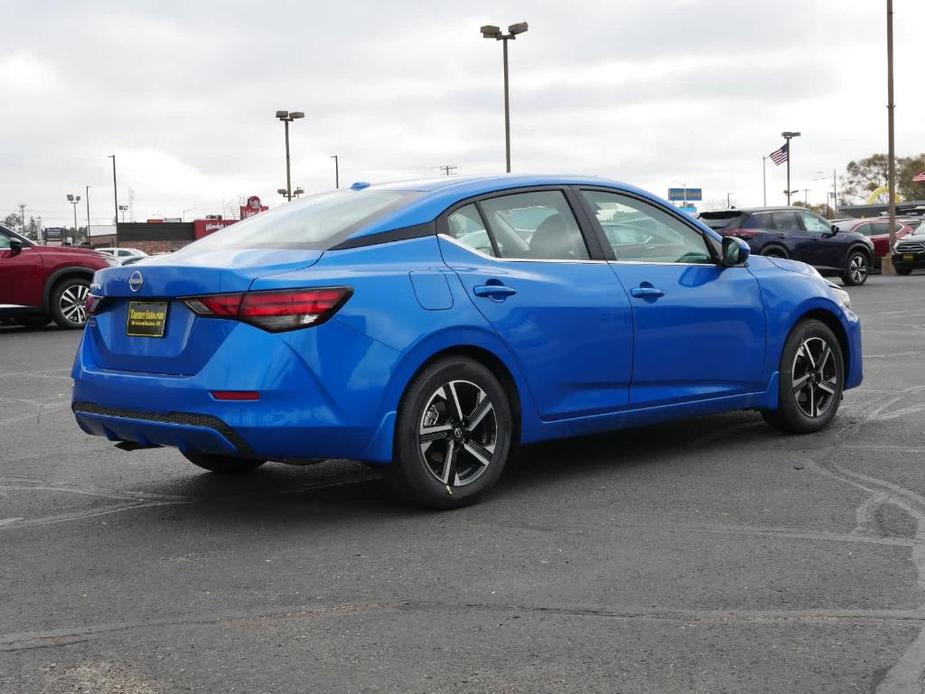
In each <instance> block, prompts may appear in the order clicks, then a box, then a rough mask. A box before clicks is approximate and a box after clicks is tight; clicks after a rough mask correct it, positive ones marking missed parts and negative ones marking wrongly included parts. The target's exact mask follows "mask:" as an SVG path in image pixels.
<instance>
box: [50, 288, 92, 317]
mask: <svg viewBox="0 0 925 694" xmlns="http://www.w3.org/2000/svg"><path fill="white" fill-rule="evenodd" d="M89 292H90V280H88V279H86V278H84V277H66V278H65V279H63V280H61V281H60V282H58V284H56V285H55V288H54V289H53V290H52V292H51V306H50V308H51V317H52V319H53V320H54V321H55V323H57V324H58V325H60V326H61V327H62V328H68V329H72V330H76V329H78V328H82V327H84V323H86V322H87V313H86V311H85V310H84V306H83V302H84V299H85V298H86V296H87V294H88V293H89Z"/></svg>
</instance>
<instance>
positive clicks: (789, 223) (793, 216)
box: [771, 211, 803, 231]
mask: <svg viewBox="0 0 925 694" xmlns="http://www.w3.org/2000/svg"><path fill="white" fill-rule="evenodd" d="M771 219H773V220H774V228H775V229H777V230H778V231H803V227H801V226H800V220H799V219H797V213H796V212H790V211H786V212H772V213H771Z"/></svg>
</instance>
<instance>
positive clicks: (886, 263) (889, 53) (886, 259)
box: [880, 0, 896, 275]
mask: <svg viewBox="0 0 925 694" xmlns="http://www.w3.org/2000/svg"><path fill="white" fill-rule="evenodd" d="M886 70H887V78H886V90H887V105H886V111H887V131H888V138H889V149H890V152H889V157H890V180H889V188H890V192H889V196H890V201H889V206H890V208H889V209H890V241H889V247H888V248H887V253H886V255H884V256H883V264H882V265H881V270H880V272H881V273H882V274H884V275H895V274H896V270H895V269H894V268H893V246H894V245H895V244H896V131H895V124H894V121H893V111H894V110H895V109H896V103H895V102H894V100H893V0H886Z"/></svg>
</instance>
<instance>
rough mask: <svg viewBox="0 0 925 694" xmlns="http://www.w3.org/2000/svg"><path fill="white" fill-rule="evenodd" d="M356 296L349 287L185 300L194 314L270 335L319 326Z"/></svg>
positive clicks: (212, 296)
mask: <svg viewBox="0 0 925 694" xmlns="http://www.w3.org/2000/svg"><path fill="white" fill-rule="evenodd" d="M351 294H353V290H352V289H351V288H350V287H319V288H317V289H286V290H283V291H270V292H248V293H245V294H213V295H207V296H196V297H189V298H187V299H184V300H183V301H184V303H185V304H186V305H187V306H188V307H189V308H190V310H191V311H193V312H194V313H196V314H197V315H199V316H203V317H209V318H234V319H237V320H240V321H243V322H245V323H251V324H252V325H256V326H257V327H258V328H263V329H264V330H268V331H270V332H281V331H284V330H295V329H297V328H307V327H310V326H312V325H319V324H321V323H323V322H324V321H326V320H327V319H328V318H330V317H331V316H332V315H334V313H335V312H336V311H337V309H339V308H340V307H341V306H343V305H344V303H345V302H346V301H347V299H349V298H350V296H351Z"/></svg>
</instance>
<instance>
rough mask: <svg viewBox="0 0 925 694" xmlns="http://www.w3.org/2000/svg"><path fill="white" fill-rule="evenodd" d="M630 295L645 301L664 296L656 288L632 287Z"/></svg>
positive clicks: (663, 293)
mask: <svg viewBox="0 0 925 694" xmlns="http://www.w3.org/2000/svg"><path fill="white" fill-rule="evenodd" d="M630 294H632V295H633V296H635V297H639V298H646V299H649V298H652V299H657V298H658V297H660V296H665V292H663V291H662V290H661V289H659V288H658V287H633V288H632V289H630Z"/></svg>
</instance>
